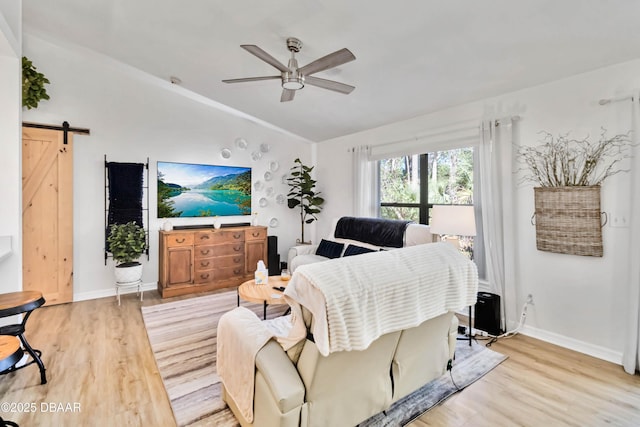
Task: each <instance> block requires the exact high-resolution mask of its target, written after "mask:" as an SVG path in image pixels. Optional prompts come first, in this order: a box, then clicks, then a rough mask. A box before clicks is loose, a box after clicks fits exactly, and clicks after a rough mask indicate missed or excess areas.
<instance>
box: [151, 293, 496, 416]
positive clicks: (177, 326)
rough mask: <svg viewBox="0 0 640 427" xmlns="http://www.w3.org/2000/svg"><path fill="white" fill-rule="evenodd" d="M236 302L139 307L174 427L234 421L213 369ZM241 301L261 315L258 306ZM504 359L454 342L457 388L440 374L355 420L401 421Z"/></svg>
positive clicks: (218, 299)
mask: <svg viewBox="0 0 640 427" xmlns="http://www.w3.org/2000/svg"><path fill="white" fill-rule="evenodd" d="M236 305H237V296H236V291H228V292H223V293H219V294H214V295H207V296H204V297H194V298H189V299H185V300H180V301H174V302H169V303H164V304H158V305H154V306H148V307H142V317H143V318H144V322H145V325H146V328H147V335H148V336H149V342H150V343H151V348H152V350H153V354H154V356H155V359H156V363H157V365H158V370H159V371H160V375H161V376H162V380H163V382H164V386H165V388H166V390H167V394H168V396H169V400H170V401H171V407H172V409H173V414H174V416H175V419H176V424H177V425H178V426H181V427H182V426H217V427H235V426H238V425H239V424H238V422H237V420H236V419H235V417H234V416H233V414H232V413H231V411H230V410H229V409H228V408H227V406H226V404H225V403H224V402H223V401H222V398H221V397H220V394H221V386H220V378H219V377H218V376H217V374H216V369H215V366H216V330H217V326H218V319H220V316H222V314H224V313H226V312H227V311H229V310H231V309H233V308H234V307H236ZM242 305H243V306H245V307H247V308H249V309H251V310H253V311H254V312H255V313H256V314H257V315H258V316H259V317H260V318H262V306H261V305H259V304H249V303H245V302H242ZM285 308H286V307H285V306H284V305H277V306H270V307H269V309H268V312H267V318H273V317H276V316H280V315H281V314H282V313H283V312H284V309H285ZM505 359H506V356H504V355H502V354H500V353H496V352H495V351H492V350H489V349H487V348H486V347H484V346H483V345H480V344H476V343H474V345H473V346H472V347H469V345H468V342H466V341H459V342H458V346H457V348H456V360H455V362H454V369H453V373H452V374H453V378H454V380H455V383H456V384H455V385H456V386H457V387H456V386H454V385H453V384H452V381H451V376H450V375H449V373H446V374H445V375H443V376H442V377H440V378H437V379H435V380H433V381H432V382H430V383H429V384H427V385H425V386H424V387H422V388H421V389H419V390H417V391H416V392H414V393H412V394H410V395H409V396H407V397H406V398H404V399H402V400H401V401H399V402H396V403H395V404H394V405H393V406H392V407H391V408H389V410H387V411H385V412H384V413H381V414H378V415H376V416H373V417H371V418H370V419H369V420H367V421H365V422H363V423H362V424H360V425H361V426H363V427H364V426H366V427H382V426H389V427H391V426H399V425H405V424H406V423H408V422H410V421H411V420H413V419H415V418H416V417H418V416H420V414H422V413H424V412H426V411H428V410H429V409H430V408H432V407H433V406H435V405H437V404H438V403H439V402H441V401H443V400H445V399H446V398H447V397H449V396H450V395H451V394H453V393H455V392H456V391H458V389H461V388H464V387H466V386H468V385H469V384H471V383H473V382H474V381H476V380H478V379H480V378H481V377H482V376H484V375H485V374H486V373H488V372H489V371H491V370H492V369H493V368H495V367H496V366H498V365H499V364H500V363H501V362H502V361H503V360H505Z"/></svg>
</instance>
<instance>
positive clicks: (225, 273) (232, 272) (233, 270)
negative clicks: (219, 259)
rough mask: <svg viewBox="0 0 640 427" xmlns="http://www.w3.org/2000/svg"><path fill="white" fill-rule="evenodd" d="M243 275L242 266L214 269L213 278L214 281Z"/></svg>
mask: <svg viewBox="0 0 640 427" xmlns="http://www.w3.org/2000/svg"><path fill="white" fill-rule="evenodd" d="M243 275H244V266H236V267H223V268H216V269H215V271H214V277H215V279H216V280H224V279H231V278H234V277H242V276H243Z"/></svg>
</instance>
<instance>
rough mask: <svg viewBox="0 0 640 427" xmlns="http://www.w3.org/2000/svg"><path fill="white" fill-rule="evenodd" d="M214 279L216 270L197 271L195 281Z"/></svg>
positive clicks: (202, 281)
mask: <svg viewBox="0 0 640 427" xmlns="http://www.w3.org/2000/svg"><path fill="white" fill-rule="evenodd" d="M213 279H214V270H204V271H196V273H195V275H194V278H193V282H194V283H207V282H212V281H213Z"/></svg>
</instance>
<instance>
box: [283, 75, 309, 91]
mask: <svg viewBox="0 0 640 427" xmlns="http://www.w3.org/2000/svg"><path fill="white" fill-rule="evenodd" d="M303 87H304V77H302V76H298V77H283V78H282V88H283V89H289V90H299V89H302V88H303Z"/></svg>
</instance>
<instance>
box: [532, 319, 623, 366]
mask: <svg viewBox="0 0 640 427" xmlns="http://www.w3.org/2000/svg"><path fill="white" fill-rule="evenodd" d="M520 333H521V334H522V335H526V336H528V337H531V338H536V339H539V340H540V341H545V342H548V343H551V344H555V345H558V346H560V347H564V348H568V349H569V350H573V351H577V352H579V353H583V354H586V355H588V356H592V357H595V358H597V359H602V360H606V361H607V362H611V363H615V364H616V365H622V352H618V351H613V350H611V349H608V348H605V347H602V346H599V345H595V344H591V343H587V342H584V341H580V340H576V339H573V338H569V337H566V336H564V335H560V334H556V333H553V332H549V331H545V330H542V329H537V328H532V327H531V326H526V325H525V326H523V327H522V329H521V330H520Z"/></svg>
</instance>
